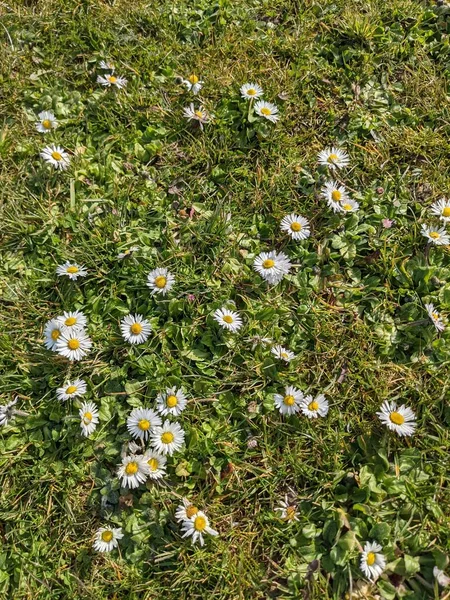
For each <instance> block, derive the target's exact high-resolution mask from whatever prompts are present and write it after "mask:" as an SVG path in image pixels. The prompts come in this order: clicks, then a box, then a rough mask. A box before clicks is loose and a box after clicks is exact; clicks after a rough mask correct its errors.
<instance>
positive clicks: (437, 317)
mask: <svg viewBox="0 0 450 600" xmlns="http://www.w3.org/2000/svg"><path fill="white" fill-rule="evenodd" d="M431 318H432V319H434V320H435V321H437V320H438V319H439V314H438V313H431Z"/></svg>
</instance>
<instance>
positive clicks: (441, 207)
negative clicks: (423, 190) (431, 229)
mask: <svg viewBox="0 0 450 600" xmlns="http://www.w3.org/2000/svg"><path fill="white" fill-rule="evenodd" d="M430 212H431V214H432V215H436V216H438V217H439V218H440V219H441V220H442V221H444V223H448V222H449V221H450V200H448V199H447V198H441V199H440V200H438V201H437V202H435V203H434V204H432V205H431V208H430Z"/></svg>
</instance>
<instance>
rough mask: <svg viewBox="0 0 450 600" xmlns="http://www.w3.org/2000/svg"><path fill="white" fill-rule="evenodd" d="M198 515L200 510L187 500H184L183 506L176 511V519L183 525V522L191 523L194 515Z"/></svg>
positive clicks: (179, 506) (180, 505)
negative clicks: (190, 520)
mask: <svg viewBox="0 0 450 600" xmlns="http://www.w3.org/2000/svg"><path fill="white" fill-rule="evenodd" d="M197 513H198V508H197V507H196V506H194V505H193V504H192V503H191V502H189V500H188V499H187V498H183V500H182V504H179V505H178V507H177V510H176V511H175V519H176V520H177V521H178V522H179V523H181V521H189V519H190V518H192V517H193V516H194V515H196V514H197Z"/></svg>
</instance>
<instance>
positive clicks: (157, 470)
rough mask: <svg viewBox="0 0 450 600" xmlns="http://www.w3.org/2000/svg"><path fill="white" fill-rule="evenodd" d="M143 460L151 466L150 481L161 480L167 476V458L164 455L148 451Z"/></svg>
mask: <svg viewBox="0 0 450 600" xmlns="http://www.w3.org/2000/svg"><path fill="white" fill-rule="evenodd" d="M142 459H143V460H144V461H145V462H146V463H147V464H148V466H149V469H150V472H149V474H148V476H149V479H161V478H162V477H165V476H166V463H167V458H166V457H165V456H164V455H163V454H158V452H153V451H152V450H147V452H146V453H145V454H144V456H143V457H142Z"/></svg>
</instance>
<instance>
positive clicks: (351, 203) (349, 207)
mask: <svg viewBox="0 0 450 600" xmlns="http://www.w3.org/2000/svg"><path fill="white" fill-rule="evenodd" d="M339 209H340V212H344V213H350V212H356V211H357V210H358V209H359V203H358V202H356V200H352V199H351V198H348V199H347V200H346V201H345V202H340V203H339Z"/></svg>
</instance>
